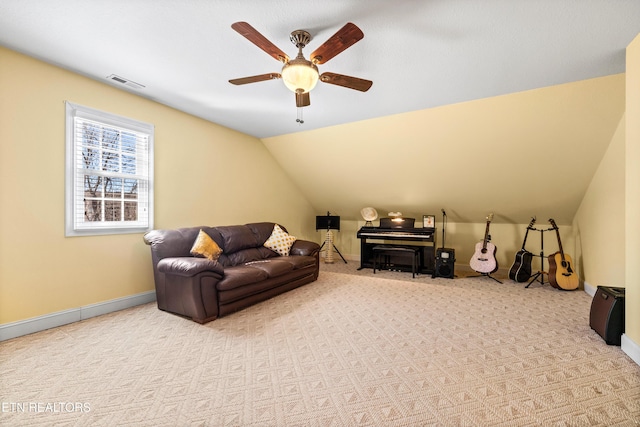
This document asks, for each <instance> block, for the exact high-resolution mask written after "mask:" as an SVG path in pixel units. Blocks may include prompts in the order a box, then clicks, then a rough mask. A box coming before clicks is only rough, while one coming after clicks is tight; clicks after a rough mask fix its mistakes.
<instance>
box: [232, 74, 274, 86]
mask: <svg viewBox="0 0 640 427" xmlns="http://www.w3.org/2000/svg"><path fill="white" fill-rule="evenodd" d="M280 77H281V76H280V74H278V73H269V74H260V75H259V76H250V77H241V78H239V79H232V80H229V83H232V84H234V85H246V84H247V83H256V82H263V81H265V80H272V79H279V78H280Z"/></svg>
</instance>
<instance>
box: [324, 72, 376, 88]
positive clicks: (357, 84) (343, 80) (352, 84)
mask: <svg viewBox="0 0 640 427" xmlns="http://www.w3.org/2000/svg"><path fill="white" fill-rule="evenodd" d="M320 81H323V82H325V83H330V84H332V85H338V86H342V87H346V88H349V89H355V90H359V91H360V92H366V91H368V90H369V88H370V87H371V85H373V82H372V81H371V80H365V79H360V78H358V77H351V76H345V75H343V74H335V73H322V75H321V76H320Z"/></svg>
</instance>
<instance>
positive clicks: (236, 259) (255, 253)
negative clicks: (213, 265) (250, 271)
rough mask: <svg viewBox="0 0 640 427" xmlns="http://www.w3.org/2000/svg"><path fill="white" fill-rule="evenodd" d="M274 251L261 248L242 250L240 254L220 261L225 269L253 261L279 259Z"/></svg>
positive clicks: (233, 254) (229, 255)
mask: <svg viewBox="0 0 640 427" xmlns="http://www.w3.org/2000/svg"><path fill="white" fill-rule="evenodd" d="M277 256H278V255H277V254H275V253H273V251H272V250H270V249H267V248H265V247H264V246H259V247H257V248H249V249H242V250H240V251H238V252H234V253H232V254H228V255H227V256H226V257H225V258H224V259H222V257H221V259H220V260H219V262H222V265H224V266H225V267H227V266H229V267H231V266H234V265H241V264H246V263H248V262H251V261H259V260H262V259H267V258H272V257H277Z"/></svg>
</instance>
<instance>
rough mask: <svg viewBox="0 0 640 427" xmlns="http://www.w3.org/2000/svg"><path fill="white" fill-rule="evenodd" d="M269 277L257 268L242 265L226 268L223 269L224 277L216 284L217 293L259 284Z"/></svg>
mask: <svg viewBox="0 0 640 427" xmlns="http://www.w3.org/2000/svg"><path fill="white" fill-rule="evenodd" d="M268 277H269V276H268V274H267V272H266V271H264V270H262V269H259V268H251V267H248V266H244V265H239V266H236V267H227V268H225V269H224V277H223V278H222V280H220V281H219V282H218V284H217V285H216V288H217V289H218V290H219V291H227V290H229V289H235V288H237V287H240V286H244V285H248V284H251V283H256V282H260V281H262V280H265V279H267V278H268Z"/></svg>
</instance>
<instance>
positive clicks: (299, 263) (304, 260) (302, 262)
mask: <svg viewBox="0 0 640 427" xmlns="http://www.w3.org/2000/svg"><path fill="white" fill-rule="evenodd" d="M274 261H280V262H286V263H289V264H291V265H292V266H293V269H294V270H297V269H299V268H305V267H311V266H315V265H316V259H315V257H313V256H306V255H297V256H284V257H278V258H276V259H274Z"/></svg>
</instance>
